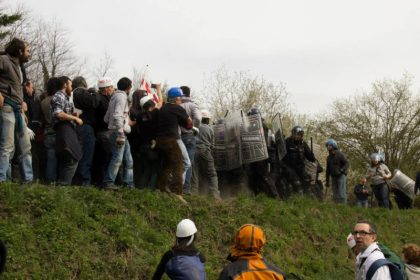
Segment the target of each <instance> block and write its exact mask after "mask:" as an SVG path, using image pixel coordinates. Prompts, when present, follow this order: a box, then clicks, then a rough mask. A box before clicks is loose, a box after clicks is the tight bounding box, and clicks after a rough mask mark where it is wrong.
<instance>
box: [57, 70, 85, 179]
mask: <svg viewBox="0 0 420 280" xmlns="http://www.w3.org/2000/svg"><path fill="white" fill-rule="evenodd" d="M57 88H58V89H59V90H58V91H57V93H56V94H54V96H53V98H52V100H51V115H52V120H53V123H54V129H55V132H56V140H55V146H56V153H57V157H58V166H59V171H58V184H60V185H71V184H72V180H73V176H74V174H75V173H76V169H77V165H78V163H79V160H80V159H81V158H82V155H83V154H82V146H81V144H80V142H79V137H78V134H77V132H76V125H78V126H81V125H82V124H83V121H82V119H80V118H79V117H78V116H76V115H75V113H74V105H73V103H71V102H70V100H69V99H70V95H71V92H72V83H71V80H70V78H69V77H67V76H62V77H60V78H59V79H58V82H57Z"/></svg>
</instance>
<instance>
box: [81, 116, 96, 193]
mask: <svg viewBox="0 0 420 280" xmlns="http://www.w3.org/2000/svg"><path fill="white" fill-rule="evenodd" d="M80 136H81V138H82V147H83V156H82V159H81V160H80V161H79V166H78V168H77V174H78V175H79V177H80V179H81V180H82V182H81V183H82V185H83V186H87V185H90V184H91V180H92V178H91V177H92V176H91V167H92V161H93V154H94V152H95V142H96V137H95V131H94V130H93V127H92V126H91V125H89V124H84V125H82V127H81V128H80Z"/></svg>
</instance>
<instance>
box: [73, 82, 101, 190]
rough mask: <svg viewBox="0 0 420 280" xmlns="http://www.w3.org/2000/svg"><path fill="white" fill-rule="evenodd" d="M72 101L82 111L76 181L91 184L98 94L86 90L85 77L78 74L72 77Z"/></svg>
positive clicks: (85, 184)
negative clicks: (80, 149) (80, 151)
mask: <svg viewBox="0 0 420 280" xmlns="http://www.w3.org/2000/svg"><path fill="white" fill-rule="evenodd" d="M72 85H73V88H74V90H73V102H74V106H75V107H76V108H77V109H80V110H81V111H82V114H81V115H80V118H81V119H82V121H83V125H82V126H81V127H80V129H79V134H80V138H81V139H80V140H81V143H82V147H83V156H82V159H81V160H80V162H79V166H78V167H77V171H76V174H77V177H78V178H77V181H78V182H77V183H80V184H81V185H82V186H88V185H90V184H91V167H92V161H93V154H94V151H95V142H96V137H95V130H94V127H95V126H96V112H95V111H96V108H97V107H98V104H99V95H98V94H97V93H95V92H94V91H92V90H88V87H87V83H86V80H85V78H83V77H81V76H79V77H76V78H74V79H73V81H72Z"/></svg>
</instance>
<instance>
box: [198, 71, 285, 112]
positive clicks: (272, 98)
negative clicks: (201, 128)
mask: <svg viewBox="0 0 420 280" xmlns="http://www.w3.org/2000/svg"><path fill="white" fill-rule="evenodd" d="M202 95H203V96H205V97H206V98H205V100H207V103H208V104H207V105H208V107H209V108H211V110H212V111H213V113H214V115H215V117H218V118H220V117H223V116H224V114H225V113H226V111H228V110H244V111H248V110H249V109H250V108H252V107H258V108H259V109H260V110H261V112H262V114H263V115H264V116H265V117H267V118H268V119H271V118H272V117H273V116H274V115H275V114H276V113H278V112H280V113H284V112H286V111H287V109H288V107H289V102H288V93H287V91H286V87H285V85H284V84H283V83H280V84H278V85H275V84H273V83H271V82H268V81H266V80H265V79H264V78H262V77H259V76H255V77H253V76H251V74H250V73H249V72H246V71H240V72H233V73H230V72H229V71H228V70H227V69H226V68H225V67H221V68H219V69H218V70H216V71H215V72H213V73H212V74H211V75H210V76H209V77H208V79H206V81H205V86H204V90H203V92H202Z"/></svg>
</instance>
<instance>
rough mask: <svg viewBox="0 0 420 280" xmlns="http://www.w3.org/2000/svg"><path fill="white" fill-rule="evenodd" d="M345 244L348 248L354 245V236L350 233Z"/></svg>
mask: <svg viewBox="0 0 420 280" xmlns="http://www.w3.org/2000/svg"><path fill="white" fill-rule="evenodd" d="M347 246H349V249H351V248H353V247H354V246H356V240H354V236H353V234H351V233H350V234H349V235H348V236H347Z"/></svg>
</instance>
